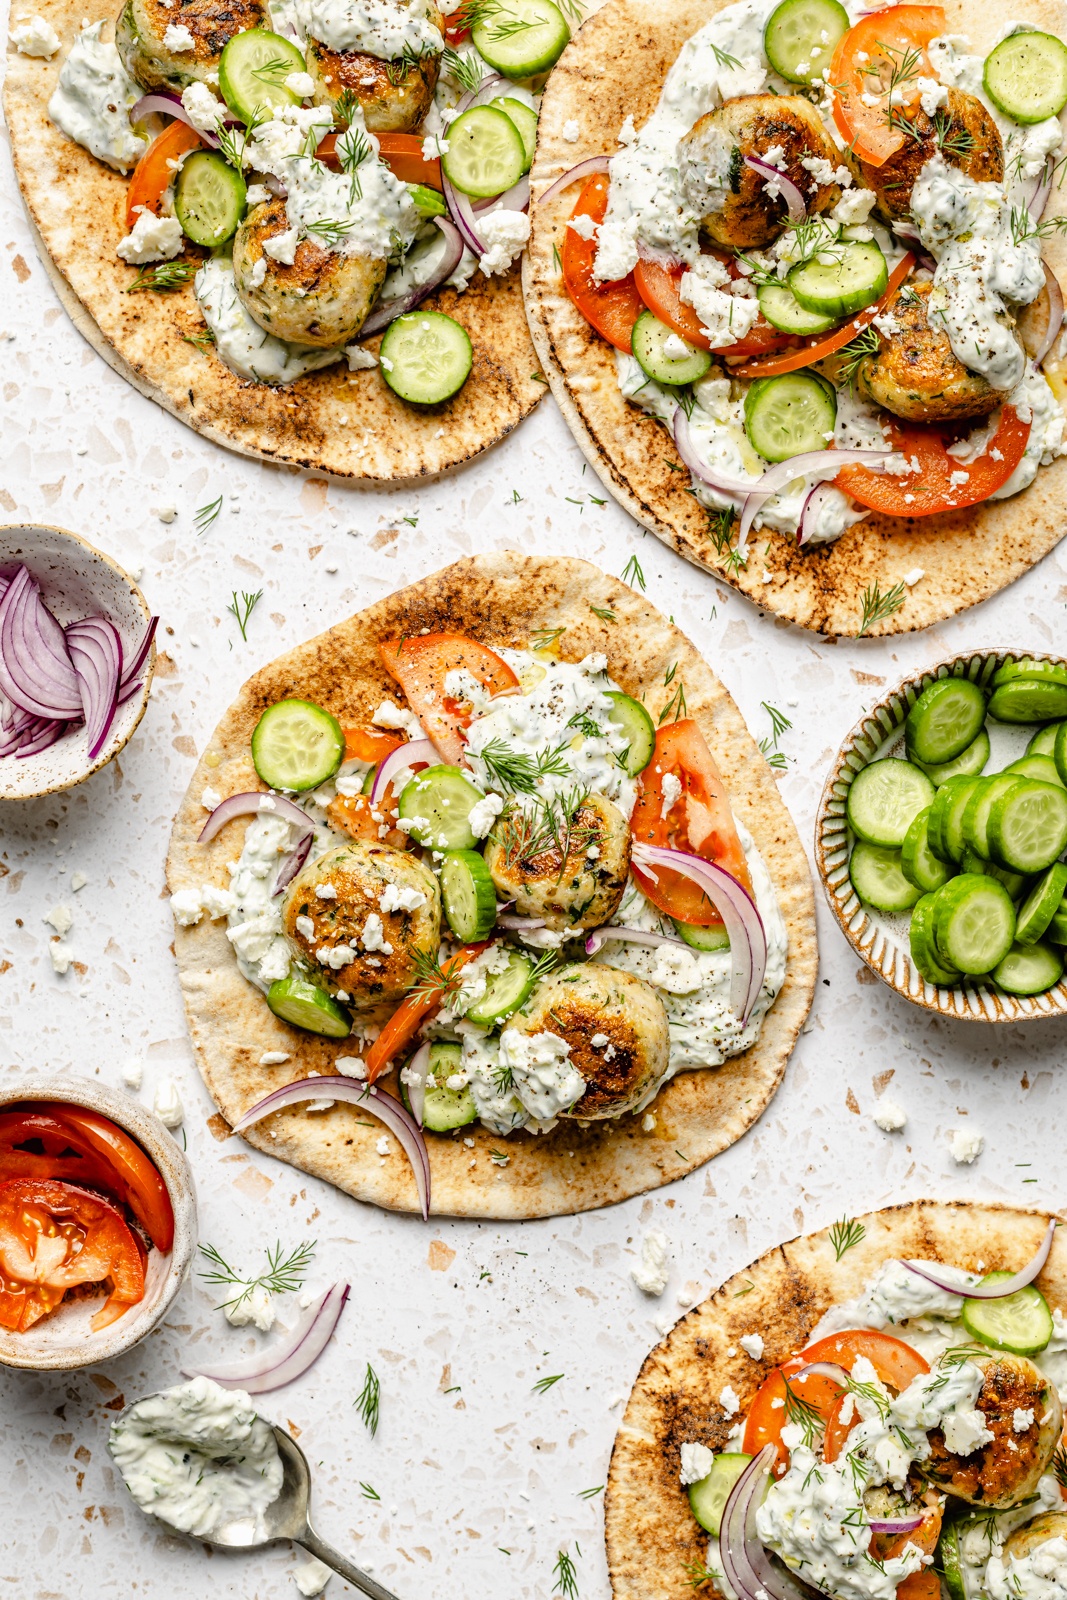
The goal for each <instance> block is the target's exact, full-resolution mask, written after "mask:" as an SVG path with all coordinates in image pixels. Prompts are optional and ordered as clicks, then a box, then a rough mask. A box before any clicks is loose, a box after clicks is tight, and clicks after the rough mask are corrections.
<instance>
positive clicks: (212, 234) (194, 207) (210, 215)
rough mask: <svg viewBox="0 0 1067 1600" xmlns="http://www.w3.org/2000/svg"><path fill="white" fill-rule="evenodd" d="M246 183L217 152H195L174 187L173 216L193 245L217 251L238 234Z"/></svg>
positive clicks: (188, 159) (243, 208)
mask: <svg viewBox="0 0 1067 1600" xmlns="http://www.w3.org/2000/svg"><path fill="white" fill-rule="evenodd" d="M245 195H246V189H245V180H244V179H243V178H242V176H241V174H240V173H239V172H236V171H235V170H234V168H233V167H231V166H230V163H229V162H228V161H227V160H226V159H225V158H224V157H223V156H221V155H219V154H218V152H217V151H215V150H194V152H193V154H192V155H190V156H186V158H185V160H184V161H183V162H182V169H181V171H180V172H179V173H178V181H177V183H176V184H175V186H174V214H175V216H176V217H177V219H178V221H179V222H180V223H181V225H182V232H183V233H184V234H185V235H186V237H187V238H189V239H191V240H192V241H193V243H194V244H199V245H203V246H204V248H205V249H207V250H214V249H216V248H217V247H218V246H219V245H220V244H225V243H226V240H227V239H230V238H232V237H233V235H234V234H235V233H236V232H237V225H238V223H239V222H240V220H241V218H242V217H243V216H244V212H245Z"/></svg>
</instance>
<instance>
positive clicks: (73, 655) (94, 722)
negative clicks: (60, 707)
mask: <svg viewBox="0 0 1067 1600" xmlns="http://www.w3.org/2000/svg"><path fill="white" fill-rule="evenodd" d="M66 637H67V649H68V651H69V652H70V659H71V662H72V663H73V666H74V672H75V676H76V677H77V679H78V688H79V690H80V692H81V702H82V712H83V715H84V717H85V733H86V738H87V740H88V744H89V760H90V761H95V760H96V758H97V756H98V755H99V754H100V752H101V750H102V749H103V748H104V745H105V744H106V743H107V736H108V734H109V733H110V732H111V724H112V723H113V722H114V720H115V710H116V706H117V696H118V692H119V683H120V681H121V678H122V640H121V638H120V637H119V633H118V629H117V628H116V627H115V626H114V625H113V624H112V623H110V622H108V620H107V618H106V617H86V618H85V619H84V621H82V622H72V623H71V625H70V627H69V628H68V629H67V631H66Z"/></svg>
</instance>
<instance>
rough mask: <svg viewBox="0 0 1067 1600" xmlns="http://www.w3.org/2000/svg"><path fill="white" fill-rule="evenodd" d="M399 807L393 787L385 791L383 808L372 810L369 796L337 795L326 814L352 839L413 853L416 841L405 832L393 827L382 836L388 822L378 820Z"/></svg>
mask: <svg viewBox="0 0 1067 1600" xmlns="http://www.w3.org/2000/svg"><path fill="white" fill-rule="evenodd" d="M395 807H396V801H395V799H394V797H393V788H392V784H390V785H389V787H388V788H387V789H386V791H385V796H384V798H383V800H382V802H381V805H380V806H374V807H373V808H372V807H371V803H370V797H369V795H365V794H353V795H344V794H337V795H334V797H333V799H332V800H331V801H330V803H329V805H328V806H327V807H326V815H327V817H328V818H329V820H330V822H331V823H332V824H333V826H334V827H335V828H337V829H338V830H339V832H341V833H347V834H348V836H349V838H350V839H366V840H367V842H368V843H369V844H388V845H392V847H393V849H394V850H411V849H413V848H414V840H413V839H411V838H410V837H409V835H408V834H406V833H402V832H401V831H400V829H399V828H390V829H389V831H388V833H384V834H383V833H382V828H383V826H384V823H381V822H379V821H378V820H377V817H376V816H375V812H377V816H378V817H383V816H386V817H387V816H388V815H389V813H391V812H392V811H393V810H394V809H395Z"/></svg>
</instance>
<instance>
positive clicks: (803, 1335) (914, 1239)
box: [604, 1200, 1067, 1600]
mask: <svg viewBox="0 0 1067 1600" xmlns="http://www.w3.org/2000/svg"><path fill="white" fill-rule="evenodd" d="M856 1220H857V1221H858V1222H860V1223H862V1225H863V1228H864V1236H863V1238H862V1239H861V1240H860V1242H859V1244H857V1245H855V1246H853V1247H852V1248H851V1249H848V1250H846V1252H845V1253H844V1254H843V1255H842V1256H841V1258H840V1260H837V1259H836V1256H835V1251H834V1247H833V1245H832V1243H831V1240H830V1232H831V1230H830V1229H828V1228H824V1229H822V1230H821V1231H820V1232H819V1233H810V1234H803V1235H801V1236H800V1237H799V1238H797V1239H792V1240H790V1242H789V1243H788V1244H783V1245H779V1246H777V1248H775V1249H774V1250H768V1251H767V1254H766V1255H763V1256H760V1258H759V1260H758V1261H755V1262H753V1264H752V1265H751V1266H750V1267H745V1268H744V1269H743V1270H742V1271H741V1272H738V1273H736V1274H735V1275H734V1276H733V1277H732V1278H730V1279H729V1280H728V1282H726V1283H724V1284H723V1286H722V1288H721V1289H719V1290H717V1292H716V1293H715V1294H713V1295H712V1296H711V1298H710V1299H708V1300H705V1301H704V1302H703V1304H702V1305H699V1306H697V1307H696V1308H695V1309H694V1310H693V1311H691V1312H690V1313H689V1315H688V1316H686V1317H683V1319H682V1321H681V1322H679V1323H678V1324H677V1326H676V1327H675V1328H674V1329H672V1331H671V1332H670V1333H669V1334H668V1335H667V1338H666V1339H664V1340H663V1342H662V1344H658V1345H657V1346H656V1348H655V1349H654V1350H653V1351H652V1353H651V1354H650V1355H649V1356H648V1358H647V1359H646V1361H645V1364H644V1366H643V1367H642V1368H641V1371H640V1373H639V1374H638V1377H637V1382H636V1383H635V1384H634V1387H633V1392H632V1394H631V1395H630V1399H629V1402H628V1403H627V1406H626V1410H625V1412H624V1414H623V1419H622V1422H621V1424H620V1426H619V1432H618V1434H617V1436H616V1439H615V1448H614V1450H613V1452H612V1457H611V1466H610V1469H609V1472H608V1484H607V1492H606V1495H605V1501H604V1519H605V1525H606V1536H607V1547H608V1568H609V1570H610V1573H611V1582H612V1594H613V1595H614V1596H615V1600H692V1595H693V1592H694V1591H693V1587H692V1584H691V1582H690V1579H689V1577H688V1576H687V1573H686V1568H687V1567H688V1566H690V1564H691V1563H694V1562H696V1563H698V1564H700V1565H703V1561H704V1556H705V1554H706V1551H707V1544H708V1536H707V1534H706V1533H704V1532H703V1530H702V1529H701V1528H700V1527H698V1525H697V1523H696V1521H695V1520H694V1518H693V1515H692V1513H691V1512H690V1510H689V1501H688V1498H687V1496H686V1492H685V1490H684V1489H683V1488H682V1487H681V1484H680V1483H679V1479H678V1471H679V1466H680V1461H681V1447H682V1444H683V1442H684V1441H686V1440H691V1439H694V1440H698V1441H699V1442H700V1443H702V1444H705V1445H707V1446H708V1448H709V1449H711V1450H722V1449H724V1448H726V1447H727V1445H726V1436H727V1434H728V1432H729V1430H730V1428H731V1427H732V1426H733V1422H734V1421H735V1420H736V1419H727V1418H726V1416H725V1414H724V1412H723V1409H722V1405H721V1403H720V1401H719V1395H720V1394H721V1393H722V1390H723V1387H724V1385H725V1384H730V1385H731V1386H732V1387H733V1389H734V1391H735V1393H736V1394H737V1396H738V1399H739V1400H740V1402H741V1409H740V1414H741V1415H742V1416H743V1415H744V1413H745V1412H746V1411H747V1409H748V1407H749V1406H750V1404H751V1403H752V1398H753V1396H754V1394H755V1392H756V1390H757V1389H758V1388H759V1386H760V1384H761V1383H762V1381H763V1379H764V1378H765V1377H766V1375H767V1373H768V1372H769V1371H770V1369H771V1368H772V1367H774V1366H776V1365H777V1364H778V1363H779V1362H780V1361H782V1360H784V1359H785V1357H786V1356H789V1355H792V1354H793V1352H794V1351H796V1350H799V1349H801V1348H802V1347H803V1345H804V1344H805V1343H806V1342H807V1340H808V1338H809V1337H810V1335H811V1331H812V1329H813V1328H814V1327H815V1324H816V1323H817V1322H818V1321H819V1319H820V1318H821V1317H822V1316H823V1314H824V1313H825V1312H826V1311H827V1310H828V1309H829V1308H830V1306H832V1305H835V1304H840V1303H841V1302H842V1301H844V1300H850V1299H852V1298H854V1297H855V1296H856V1295H858V1294H859V1293H860V1292H861V1291H862V1290H863V1288H864V1287H865V1286H866V1285H867V1284H868V1283H869V1282H870V1280H871V1279H872V1278H873V1277H874V1275H875V1273H876V1272H877V1270H878V1268H879V1267H880V1266H881V1264H882V1262H883V1261H888V1260H890V1259H891V1258H892V1257H894V1256H899V1257H909V1258H912V1259H920V1260H927V1261H944V1262H950V1263H952V1264H954V1265H956V1266H960V1267H969V1268H976V1267H977V1265H978V1263H979V1262H982V1263H984V1268H983V1270H985V1271H986V1272H993V1271H997V1270H999V1269H1001V1268H1010V1270H1011V1271H1013V1272H1014V1271H1016V1270H1017V1269H1018V1268H1019V1267H1021V1266H1022V1265H1023V1263H1024V1262H1026V1261H1028V1260H1029V1259H1030V1257H1031V1256H1032V1255H1033V1254H1034V1251H1035V1250H1036V1249H1037V1247H1038V1245H1039V1244H1040V1242H1041V1238H1042V1235H1043V1234H1044V1231H1045V1228H1046V1226H1047V1223H1048V1213H1047V1212H1040V1213H1039V1212H1036V1211H1023V1210H1017V1209H1015V1208H1013V1207H1010V1206H1000V1205H976V1204H972V1203H970V1202H969V1201H964V1200H959V1201H942V1200H916V1201H913V1202H912V1203H910V1204H908V1205H899V1206H889V1207H887V1208H886V1209H885V1210H884V1211H873V1212H871V1213H870V1214H869V1215H868V1216H865V1217H859V1218H857V1219H856ZM1036 1281H1037V1283H1038V1285H1039V1286H1040V1287H1041V1288H1042V1289H1043V1290H1044V1292H1045V1294H1046V1295H1048V1296H1049V1298H1050V1299H1051V1300H1052V1302H1053V1304H1057V1303H1058V1304H1060V1305H1065V1304H1067V1244H1065V1243H1064V1242H1063V1240H1062V1238H1061V1237H1060V1236H1057V1240H1056V1242H1055V1243H1054V1244H1053V1247H1052V1254H1051V1256H1050V1257H1049V1260H1048V1262H1047V1263H1046V1265H1045V1268H1044V1270H1043V1271H1042V1273H1041V1275H1040V1276H1039V1277H1038V1279H1037V1280H1036ZM754 1331H758V1332H759V1333H760V1334H761V1335H762V1336H763V1339H764V1352H763V1355H762V1357H761V1359H760V1360H759V1361H753V1360H752V1359H751V1358H750V1357H749V1356H747V1355H746V1354H745V1353H744V1351H743V1350H741V1349H740V1347H739V1344H738V1341H739V1339H740V1337H741V1335H742V1334H746V1333H752V1332H754ZM731 1351H732V1353H728V1352H731ZM701 1592H704V1591H701Z"/></svg>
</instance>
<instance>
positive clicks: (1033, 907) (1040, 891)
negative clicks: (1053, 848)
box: [1015, 861, 1067, 944]
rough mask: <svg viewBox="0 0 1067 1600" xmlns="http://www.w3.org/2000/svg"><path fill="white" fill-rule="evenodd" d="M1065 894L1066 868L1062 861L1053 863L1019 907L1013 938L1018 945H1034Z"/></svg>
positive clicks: (1066, 884)
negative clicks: (1016, 940)
mask: <svg viewBox="0 0 1067 1600" xmlns="http://www.w3.org/2000/svg"><path fill="white" fill-rule="evenodd" d="M1065 892H1067V867H1065V866H1064V864H1063V862H1062V861H1056V862H1053V864H1052V866H1051V867H1049V869H1048V871H1047V872H1045V873H1043V874H1042V875H1041V877H1040V878H1039V879H1038V880H1037V882H1036V883H1035V884H1034V887H1033V888H1032V889H1031V890H1030V893H1029V894H1028V895H1027V897H1026V899H1025V900H1024V901H1023V903H1022V905H1021V906H1020V907H1019V914H1018V921H1017V922H1016V926H1015V937H1016V939H1018V941H1019V943H1020V944H1036V942H1037V940H1038V939H1040V938H1041V936H1042V935H1043V934H1044V932H1045V929H1046V928H1047V927H1048V925H1049V923H1050V922H1051V921H1052V919H1053V917H1054V916H1055V915H1056V912H1057V911H1058V910H1059V909H1060V905H1061V903H1062V901H1063V896H1064V893H1065Z"/></svg>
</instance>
